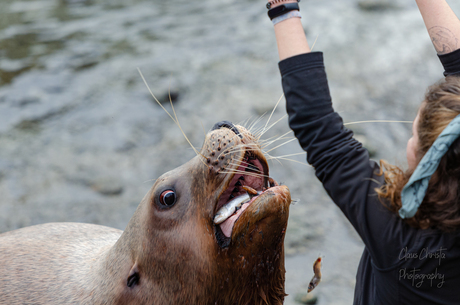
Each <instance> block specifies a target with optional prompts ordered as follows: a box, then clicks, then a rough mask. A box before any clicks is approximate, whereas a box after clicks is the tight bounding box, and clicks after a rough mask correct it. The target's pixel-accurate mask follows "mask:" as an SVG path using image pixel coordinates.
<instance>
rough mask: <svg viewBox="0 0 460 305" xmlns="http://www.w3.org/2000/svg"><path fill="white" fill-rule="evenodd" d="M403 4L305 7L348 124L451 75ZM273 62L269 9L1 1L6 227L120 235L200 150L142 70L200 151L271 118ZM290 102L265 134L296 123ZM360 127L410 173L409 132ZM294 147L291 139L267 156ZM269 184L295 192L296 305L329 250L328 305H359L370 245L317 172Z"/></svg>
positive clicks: (406, 102)
mask: <svg viewBox="0 0 460 305" xmlns="http://www.w3.org/2000/svg"><path fill="white" fill-rule="evenodd" d="M401 3H402V4H401V5H400V6H399V7H396V8H395V7H392V8H389V9H383V10H382V9H381V8H380V9H379V10H363V9H362V6H361V8H360V7H359V6H358V5H357V1H353V0H346V1H344V0H335V1H327V3H324V1H320V0H310V1H304V2H302V3H301V4H300V5H301V10H302V14H303V24H304V26H305V29H306V31H307V36H308V38H309V40H310V41H313V40H314V39H315V38H316V37H317V36H318V40H317V43H316V45H315V50H321V51H324V53H325V59H326V66H327V73H328V76H329V81H330V86H331V92H332V95H333V99H334V107H335V109H336V110H337V111H338V112H339V113H340V114H341V115H342V116H343V117H344V121H345V122H352V121H361V120H371V119H386V120H404V121H410V120H412V119H413V118H414V117H415V113H416V110H417V108H418V105H419V104H420V101H421V99H422V98H423V93H424V90H425V88H426V86H427V85H429V84H431V83H433V82H434V81H436V80H437V79H439V78H440V77H441V76H442V69H441V66H440V64H439V62H438V60H437V58H436V55H435V53H434V49H433V47H432V46H431V43H430V41H429V38H428V35H427V34H426V33H425V29H424V27H423V23H422V20H421V17H420V16H419V14H418V11H417V8H416V7H415V6H414V5H413V4H411V5H409V4H404V3H403V2H401ZM451 5H452V7H453V8H454V10H455V11H457V12H458V11H460V4H455V3H452V4H451ZM277 60H278V59H277V51H276V42H275V40H274V33H273V29H272V26H271V23H270V22H269V20H268V18H267V16H266V9H265V7H264V5H263V3H260V2H258V1H245V2H241V1H240V2H238V1H236V2H235V1H229V0H221V1H199V2H196V1H195V2H192V1H184V0H169V1H146V0H138V1H128V0H119V1H109V0H105V1H104V0H88V1H85V0H67V1H66V0H36V1H13V0H1V1H0V198H2V199H1V200H0V231H1V232H4V231H7V230H12V229H16V228H20V227H23V226H29V225H33V224H39V223H45V222H55V221H79V222H91V223H97V224H103V225H107V226H111V227H116V228H120V229H123V228H124V227H125V225H126V224H127V222H128V220H129V218H130V216H131V215H132V213H133V212H134V210H135V208H136V207H137V205H138V203H139V202H140V200H141V199H142V197H143V195H144V194H145V193H146V192H147V190H148V189H149V188H150V186H151V184H152V183H153V181H154V179H156V178H157V177H158V176H160V175H161V174H162V173H164V172H166V171H167V170H170V169H172V168H175V167H177V166H178V165H180V164H182V163H184V162H186V161H187V160H189V159H190V158H192V157H193V155H194V152H193V150H192V149H191V148H189V147H188V146H187V143H186V141H185V140H184V138H183V136H182V134H181V132H180V131H179V129H178V128H177V127H176V126H175V125H174V123H173V122H172V121H171V119H170V118H169V117H168V116H167V114H165V112H164V111H163V110H162V109H161V108H159V107H158V106H157V105H156V103H155V102H154V101H153V99H152V98H151V97H150V95H149V92H148V90H147V88H146V87H145V85H144V83H143V82H142V79H141V77H140V76H139V74H138V71H137V68H140V70H141V71H142V73H143V74H144V75H145V77H146V79H147V81H148V83H149V84H150V87H151V88H152V91H153V93H154V94H155V95H156V96H157V97H158V98H159V99H160V100H161V101H163V102H165V101H167V100H168V96H169V92H171V93H172V95H173V96H174V97H175V99H176V102H175V108H176V110H177V112H178V116H179V119H180V122H181V125H182V127H183V129H184V130H185V132H186V134H187V135H188V136H189V138H190V140H191V142H192V143H193V144H194V145H195V146H197V147H199V146H200V145H201V143H202V141H203V137H204V136H203V129H205V130H208V129H210V128H211V127H212V126H213V124H214V123H215V122H218V121H221V120H230V121H233V122H243V121H245V120H247V119H249V120H250V121H251V120H254V119H256V118H257V117H259V116H260V115H261V114H263V113H265V112H270V111H271V109H272V107H273V106H274V105H275V104H276V102H277V101H278V99H279V97H280V96H281V95H282V91H281V84H280V77H279V72H278V67H277ZM421 63H423V64H421ZM283 103H284V101H283V102H282V103H281V105H280V106H279V108H278V110H277V111H276V112H275V115H274V116H275V117H274V119H273V121H275V120H278V119H281V120H280V122H279V123H278V124H277V125H276V126H275V127H274V128H273V129H272V130H271V131H270V134H269V135H267V138H268V137H269V136H272V135H281V134H283V133H285V132H287V131H288V130H289V129H288V126H287V120H286V119H285V118H282V116H283V115H284V113H285V111H284V107H285V106H284V104H283ZM167 109H168V110H171V109H170V107H169V106H167ZM350 127H352V128H353V129H354V130H355V131H356V133H358V134H360V136H361V138H364V139H365V140H366V145H367V146H368V147H369V148H370V149H372V150H373V151H375V152H376V155H375V158H382V157H384V158H386V159H387V160H389V161H390V162H392V163H397V164H402V165H404V164H405V161H404V160H405V152H404V151H405V142H406V141H407V139H408V138H409V134H410V125H407V124H400V123H397V124H366V125H353V126H350ZM275 146H276V144H275ZM298 152H301V150H300V149H299V148H298V144H297V143H296V141H294V142H292V143H289V144H287V145H285V146H282V147H280V148H278V149H275V150H273V151H272V152H271V154H273V155H275V156H280V155H286V154H293V153H298ZM292 158H293V159H294V160H295V161H297V162H301V163H305V161H304V160H305V156H304V155H299V156H294V157H292ZM271 175H272V176H273V177H275V178H276V179H277V180H278V181H281V182H283V183H285V184H286V185H288V186H289V187H290V189H291V192H292V197H293V198H296V199H299V202H298V203H297V204H296V205H294V206H292V208H291V216H290V220H289V228H288V234H287V237H286V251H287V253H288V256H287V260H286V266H287V275H286V285H287V287H286V289H287V292H288V293H289V294H290V296H289V297H288V298H287V300H286V304H294V300H293V299H294V298H293V296H294V295H295V294H296V293H298V292H300V291H302V289H304V288H306V286H307V284H308V282H309V280H310V279H311V277H312V275H313V271H312V265H313V262H314V261H315V259H316V258H317V256H318V255H323V256H324V264H323V266H324V267H323V282H322V283H321V284H320V285H319V287H318V288H317V289H316V290H315V293H316V294H317V295H318V297H319V304H350V303H351V302H352V298H353V291H354V278H355V273H356V268H357V264H358V261H359V258H360V255H361V252H362V249H363V246H362V243H361V241H360V240H359V237H358V236H357V235H356V233H355V232H354V231H353V229H352V228H351V227H350V225H349V224H348V223H347V221H346V219H345V218H344V217H343V216H342V214H341V212H340V211H339V210H338V208H336V207H335V206H334V204H333V203H332V202H331V201H330V199H329V198H328V197H327V194H325V192H324V190H323V188H322V186H321V185H320V183H319V182H318V181H317V180H316V178H315V177H314V172H313V170H312V169H311V168H310V167H308V166H306V165H300V164H299V163H296V162H289V161H282V165H280V164H279V163H278V162H276V161H274V162H273V163H272V164H271Z"/></svg>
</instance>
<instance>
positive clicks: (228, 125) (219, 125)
mask: <svg viewBox="0 0 460 305" xmlns="http://www.w3.org/2000/svg"><path fill="white" fill-rule="evenodd" d="M222 127H225V128H228V129H230V130H231V131H233V132H234V133H235V134H237V135H238V136H239V137H240V138H241V139H242V138H243V136H242V135H241V133H240V131H239V130H238V128H236V127H235V125H233V123H232V122H229V121H222V122H219V123H216V124H215V125H214V126H213V127H212V129H211V131H213V130H216V129H220V128H222Z"/></svg>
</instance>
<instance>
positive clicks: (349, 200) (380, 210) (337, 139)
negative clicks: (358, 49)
mask: <svg viewBox="0 0 460 305" xmlns="http://www.w3.org/2000/svg"><path fill="white" fill-rule="evenodd" d="M279 67H280V71H281V75H282V83H283V90H284V93H285V97H286V107H287V112H288V114H289V125H290V127H291V128H292V130H293V131H294V133H295V136H296V137H297V139H298V140H299V143H300V145H301V146H302V148H303V149H304V150H305V151H306V152H307V161H308V162H309V163H310V164H311V165H312V166H313V167H314V168H315V171H316V176H317V177H318V179H319V180H320V181H321V182H322V183H323V186H324V188H325V190H326V192H327V193H328V194H329V196H330V197H331V199H332V200H333V201H334V202H335V204H336V205H337V206H338V207H339V208H340V209H341V210H342V212H343V213H344V214H345V216H346V217H347V218H348V220H349V221H350V222H351V224H352V225H353V226H354V228H355V229H356V231H357V232H358V234H359V235H360V236H361V238H362V240H363V242H364V243H365V245H366V247H367V248H368V250H369V252H370V254H371V257H372V258H373V259H374V260H377V263H378V264H379V265H381V266H383V265H386V266H388V264H389V263H390V262H394V261H395V260H397V254H396V253H390V252H388V251H386V252H385V256H387V257H385V258H382V254H380V252H382V248H384V247H388V246H390V245H391V248H392V249H398V247H399V246H398V245H399V243H400V242H402V243H406V244H407V242H408V241H407V240H405V237H404V236H403V235H401V234H404V230H402V231H399V232H398V231H395V228H396V227H398V228H400V229H401V228H402V227H403V228H404V224H403V223H401V219H400V218H398V217H397V216H396V215H395V214H393V213H391V212H390V211H388V210H387V209H386V208H385V207H383V205H382V204H381V203H380V201H379V200H378V198H377V195H376V192H375V191H374V189H375V188H376V187H378V186H380V185H381V183H383V177H382V176H378V175H375V173H376V172H378V171H379V166H378V165H377V164H376V163H375V162H374V161H371V160H370V159H369V154H368V152H367V150H366V149H365V148H363V147H362V145H361V143H360V142H358V141H356V140H355V139H354V138H353V133H352V132H351V131H350V130H348V129H347V128H345V127H344V126H343V122H342V118H341V117H340V116H339V115H338V114H337V113H336V112H334V110H333V107H332V101H331V97H330V93H329V87H328V83H327V79H326V72H325V68H324V64H323V56H322V53H320V52H314V53H308V54H302V55H298V56H295V57H291V58H288V59H285V60H283V61H281V62H280V63H279ZM401 226H402V227H401ZM384 232H385V233H387V235H383V234H382V233H384ZM395 242H396V243H397V244H395ZM394 251H396V250H394ZM397 251H400V249H399V250H397Z"/></svg>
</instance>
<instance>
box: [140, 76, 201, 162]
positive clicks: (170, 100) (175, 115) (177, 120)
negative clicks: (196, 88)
mask: <svg viewBox="0 0 460 305" xmlns="http://www.w3.org/2000/svg"><path fill="white" fill-rule="evenodd" d="M137 71H138V72H139V74H140V75H141V78H142V80H143V81H144V84H145V86H146V87H147V89H148V90H149V92H150V94H151V95H152V97H153V98H154V99H155V101H156V102H157V104H158V105H160V107H161V108H162V109H163V110H164V111H165V112H166V113H167V114H168V115H169V117H170V118H171V119H172V120H173V122H174V123H176V125H177V126H178V127H179V129H180V131H181V132H182V135H183V136H184V137H185V140H187V142H188V144H190V146H191V147H192V148H193V150H194V151H195V153H196V155H197V156H201V157H203V159H205V156H203V155H202V154H201V153H200V152H199V151H198V150H196V149H195V147H193V145H192V143H191V142H190V140H189V139H188V137H187V135H186V134H185V132H184V130H183V129H182V127H181V126H180V123H179V119H178V118H177V114H176V111H175V110H174V106H173V103H172V99H171V92H169V102H170V103H171V107H172V110H173V113H174V117H175V119H174V118H173V117H172V115H171V114H170V113H169V112H168V111H167V110H166V108H165V107H163V105H162V104H161V103H160V101H159V100H158V99H157V98H156V96H155V95H154V94H153V92H152V90H151V89H150V87H149V85H148V83H147V81H146V80H145V77H144V75H143V74H142V72H141V69H139V68H137ZM203 159H200V160H201V162H202V163H203V164H204V165H205V166H206V163H205V162H204V160H203Z"/></svg>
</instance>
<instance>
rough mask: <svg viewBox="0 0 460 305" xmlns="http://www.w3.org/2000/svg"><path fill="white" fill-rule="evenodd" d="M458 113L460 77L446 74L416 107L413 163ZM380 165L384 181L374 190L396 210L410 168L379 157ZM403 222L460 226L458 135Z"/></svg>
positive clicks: (417, 225) (444, 228) (445, 227)
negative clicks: (418, 203) (423, 192)
mask: <svg viewBox="0 0 460 305" xmlns="http://www.w3.org/2000/svg"><path fill="white" fill-rule="evenodd" d="M459 114H460V77H457V76H449V77H446V78H445V79H444V80H442V81H440V82H439V83H436V84H434V85H433V86H431V87H429V88H428V91H427V93H426V95H425V100H424V101H423V103H422V105H421V107H420V110H419V121H418V126H415V127H416V130H417V133H418V147H417V152H416V159H417V164H418V162H420V160H421V159H422V158H423V156H424V155H425V153H426V152H427V151H428V149H429V148H430V147H431V145H433V143H434V141H435V140H436V138H437V137H438V136H439V134H440V133H441V132H442V131H443V130H444V129H445V128H446V127H447V125H449V123H450V122H451V121H452V120H453V119H454V118H455V117H456V116H457V115H459ZM380 165H381V170H380V175H382V174H383V175H384V178H385V184H384V185H383V186H381V187H380V188H378V189H376V191H377V194H378V196H379V198H380V200H381V201H382V202H383V203H384V205H385V206H387V207H388V208H389V209H390V210H391V211H393V212H394V213H397V212H398V211H399V209H400V208H401V191H402V189H403V187H404V186H405V185H406V183H407V182H408V181H409V178H410V176H411V175H412V172H413V170H407V171H403V170H401V169H400V168H399V167H397V166H393V165H390V164H388V163H387V162H385V161H383V160H381V161H380ZM406 222H407V223H408V224H409V225H411V226H413V227H415V228H421V229H427V228H434V229H438V230H442V231H446V232H447V231H454V230H456V229H458V228H460V138H459V139H457V140H455V141H454V143H452V145H451V147H450V148H449V150H448V151H447V153H446V154H445V155H444V156H443V157H442V159H441V162H440V164H439V166H438V168H437V170H436V172H435V173H434V174H433V175H432V177H431V179H430V182H429V184H428V189H427V192H426V195H425V198H424V199H423V202H422V204H421V205H420V207H419V209H418V211H417V213H416V214H415V215H414V217H412V218H409V219H406Z"/></svg>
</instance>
